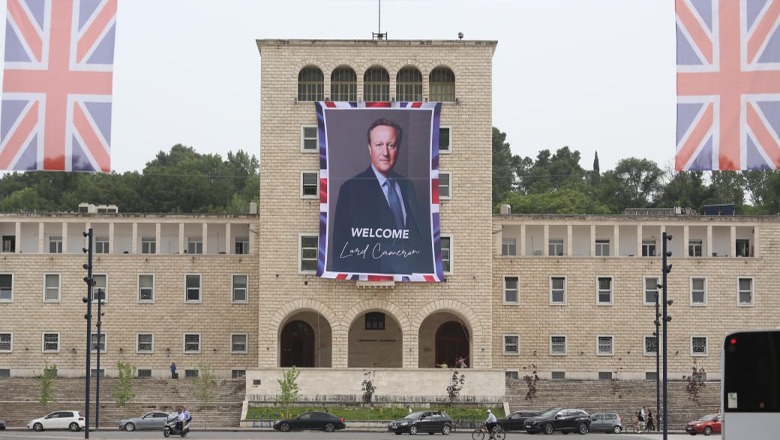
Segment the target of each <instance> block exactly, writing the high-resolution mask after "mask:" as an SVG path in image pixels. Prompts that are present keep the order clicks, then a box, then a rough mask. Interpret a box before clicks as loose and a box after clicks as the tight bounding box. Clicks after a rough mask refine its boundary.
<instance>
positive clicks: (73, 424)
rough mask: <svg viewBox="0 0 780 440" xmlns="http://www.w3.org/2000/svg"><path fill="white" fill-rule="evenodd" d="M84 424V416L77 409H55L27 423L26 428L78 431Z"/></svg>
mask: <svg viewBox="0 0 780 440" xmlns="http://www.w3.org/2000/svg"><path fill="white" fill-rule="evenodd" d="M84 426H85V423H84V417H82V416H81V414H79V412H78V411H55V412H53V413H49V414H47V415H45V416H43V417H41V418H39V419H33V420H30V421H29V422H28V423H27V429H32V430H35V431H43V430H44V429H69V430H71V431H80V430H82V429H84Z"/></svg>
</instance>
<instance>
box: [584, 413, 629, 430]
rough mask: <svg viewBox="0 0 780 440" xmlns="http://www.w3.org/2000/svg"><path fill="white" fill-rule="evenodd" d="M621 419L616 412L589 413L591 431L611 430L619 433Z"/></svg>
mask: <svg viewBox="0 0 780 440" xmlns="http://www.w3.org/2000/svg"><path fill="white" fill-rule="evenodd" d="M622 430H623V421H622V420H621V419H620V415H618V414H617V413H595V414H591V415H590V431H591V432H613V433H615V434H620V431H622Z"/></svg>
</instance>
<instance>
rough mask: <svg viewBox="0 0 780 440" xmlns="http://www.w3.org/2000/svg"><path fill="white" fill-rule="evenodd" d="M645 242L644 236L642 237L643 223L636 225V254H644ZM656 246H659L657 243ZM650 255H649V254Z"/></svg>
mask: <svg viewBox="0 0 780 440" xmlns="http://www.w3.org/2000/svg"><path fill="white" fill-rule="evenodd" d="M643 242H644V238H643V237H642V224H641V223H640V224H638V225H636V256H637V257H641V256H642V243H643ZM656 246H658V245H657V244H656ZM648 257H649V255H648Z"/></svg>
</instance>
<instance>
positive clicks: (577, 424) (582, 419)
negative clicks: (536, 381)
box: [525, 408, 590, 434]
mask: <svg viewBox="0 0 780 440" xmlns="http://www.w3.org/2000/svg"><path fill="white" fill-rule="evenodd" d="M525 430H526V431H528V432H529V433H531V434H536V433H537V432H544V433H545V434H552V433H553V432H555V431H561V432H563V433H569V432H578V433H580V434H587V433H588V431H590V415H588V413H586V412H585V411H583V410H581V409H572V408H550V409H548V410H547V411H545V412H543V413H542V414H540V415H539V417H532V418H530V419H526V421H525Z"/></svg>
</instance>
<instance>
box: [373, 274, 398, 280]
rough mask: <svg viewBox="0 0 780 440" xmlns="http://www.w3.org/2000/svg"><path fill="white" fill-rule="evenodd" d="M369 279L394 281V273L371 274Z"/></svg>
mask: <svg viewBox="0 0 780 440" xmlns="http://www.w3.org/2000/svg"><path fill="white" fill-rule="evenodd" d="M368 281H393V277H392V275H391V276H387V275H369V276H368Z"/></svg>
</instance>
